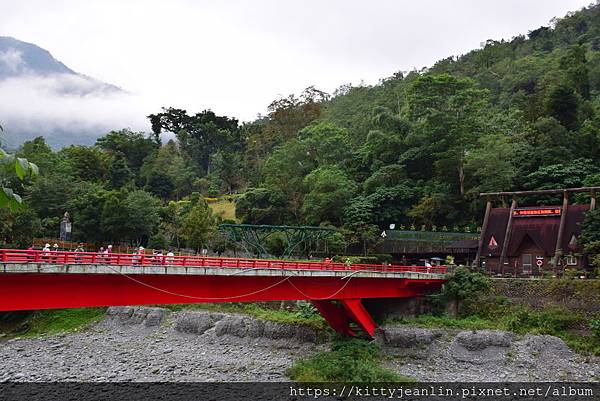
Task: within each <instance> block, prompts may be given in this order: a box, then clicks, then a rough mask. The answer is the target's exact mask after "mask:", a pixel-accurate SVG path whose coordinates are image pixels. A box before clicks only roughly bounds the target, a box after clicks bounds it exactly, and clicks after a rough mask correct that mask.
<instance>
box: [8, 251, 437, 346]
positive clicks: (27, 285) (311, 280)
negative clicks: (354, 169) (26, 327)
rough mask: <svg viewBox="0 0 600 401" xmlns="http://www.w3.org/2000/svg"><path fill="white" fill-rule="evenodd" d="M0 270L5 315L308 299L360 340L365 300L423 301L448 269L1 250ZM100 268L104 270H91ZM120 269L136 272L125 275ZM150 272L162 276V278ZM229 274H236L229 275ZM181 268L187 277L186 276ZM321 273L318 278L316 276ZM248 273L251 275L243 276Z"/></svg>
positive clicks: (365, 325) (368, 325)
mask: <svg viewBox="0 0 600 401" xmlns="http://www.w3.org/2000/svg"><path fill="white" fill-rule="evenodd" d="M0 266H3V270H2V271H1V272H0V310H3V311H14V310H32V309H53V308H75V307H94V306H117V305H152V304H181V303H213V302H257V301H285V300H308V301H311V302H312V303H313V304H314V305H315V306H316V307H317V309H318V310H319V312H320V313H321V314H322V315H323V317H324V318H325V319H326V320H327V321H328V323H329V324H330V325H331V326H332V327H333V328H334V329H335V330H336V331H338V332H339V333H341V334H345V335H355V332H354V330H353V327H352V326H353V325H354V326H358V327H359V328H360V329H362V330H364V331H365V332H367V333H368V334H369V335H371V336H373V334H374V332H375V329H376V327H377V325H376V323H375V322H374V321H373V319H372V318H371V316H370V314H369V313H368V311H367V310H366V309H365V308H364V306H363V305H362V303H361V299H364V298H408V297H416V296H421V295H424V294H426V293H429V292H431V291H433V290H435V289H438V288H439V287H440V286H441V285H442V284H443V282H444V279H443V277H442V276H440V274H444V273H446V272H447V268H446V267H444V266H441V267H431V268H427V267H423V266H397V265H360V264H355V265H345V264H343V263H333V262H301V261H286V260H259V259H238V258H211V257H198V256H173V257H167V256H162V257H158V258H156V257H153V256H150V255H131V254H112V255H106V254H97V253H91V252H88V253H84V252H82V253H75V252H43V251H33V250H9V249H1V250H0ZM11 266H12V267H13V268H12V269H11V268H9V267H11ZM94 266H97V267H100V268H102V269H104V270H103V271H102V272H98V271H97V270H96V271H94V272H92V271H91V270H89V269H88V267H89V268H90V269H91V268H92V267H94ZM16 267H18V268H16ZM182 267H184V268H185V269H181V268H182ZM21 268H22V270H19V269H21ZM57 268H60V269H58V270H57ZM77 268H78V269H77ZM122 268H127V269H129V268H131V269H134V270H135V269H137V270H138V272H137V273H135V274H132V273H123V272H122ZM61 269H62V270H61ZM69 269H70V270H69ZM86 269H88V270H89V271H88V270H86ZM107 269H108V270H107ZM142 269H145V270H149V271H148V272H146V271H144V272H142ZM152 269H160V270H161V272H160V274H157V272H156V271H154V270H152ZM194 269H198V270H197V271H195V270H194ZM228 269H229V270H231V271H233V272H234V273H232V274H228V273H227V271H228ZM181 270H185V272H186V273H184V274H181ZM253 270H255V271H254V272H252V271H253ZM128 271H129V270H128ZM317 271H318V272H320V273H318V274H316V272H317ZM224 272H225V273H224ZM246 272H249V273H250V272H252V273H253V274H247V275H245V274H244V273H246ZM238 273H242V274H238ZM263 273H264V274H263ZM364 273H377V274H371V275H367V276H365V274H364ZM385 273H405V274H385ZM410 273H422V274H415V275H412V274H410ZM413 276H414V277H413Z"/></svg>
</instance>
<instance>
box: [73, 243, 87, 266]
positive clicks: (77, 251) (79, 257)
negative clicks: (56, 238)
mask: <svg viewBox="0 0 600 401" xmlns="http://www.w3.org/2000/svg"><path fill="white" fill-rule="evenodd" d="M84 252H85V249H83V242H80V243H79V245H77V248H75V263H81V261H82V255H78V254H80V253H84Z"/></svg>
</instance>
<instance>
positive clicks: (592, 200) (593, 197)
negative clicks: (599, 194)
mask: <svg viewBox="0 0 600 401" xmlns="http://www.w3.org/2000/svg"><path fill="white" fill-rule="evenodd" d="M595 209H596V190H592V191H591V192H590V210H595Z"/></svg>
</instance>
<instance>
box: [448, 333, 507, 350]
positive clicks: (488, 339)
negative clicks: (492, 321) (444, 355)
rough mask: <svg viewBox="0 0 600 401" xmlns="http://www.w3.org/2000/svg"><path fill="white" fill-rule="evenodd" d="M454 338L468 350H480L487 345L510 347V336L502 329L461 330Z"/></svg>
mask: <svg viewBox="0 0 600 401" xmlns="http://www.w3.org/2000/svg"><path fill="white" fill-rule="evenodd" d="M455 340H456V341H457V342H458V343H459V344H460V345H462V346H463V347H465V348H466V349H468V350H469V351H480V350H483V349H485V348H488V347H510V345H511V343H512V339H511V336H510V335H509V334H508V333H506V332H502V331H495V330H478V331H461V332H460V333H458V335H457V336H456V338H455Z"/></svg>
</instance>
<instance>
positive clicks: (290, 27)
mask: <svg viewBox="0 0 600 401" xmlns="http://www.w3.org/2000/svg"><path fill="white" fill-rule="evenodd" d="M589 2H590V0H497V1H484V0H452V1H451V0H445V1H444V0H436V1H433V0H413V1H408V0H395V1H394V0H364V1H356V0H329V1H328V0H303V1H285V0H279V1H277V0H247V1H244V0H222V1H216V0H215V1H203V0H197V1H192V0H169V1H167V0H161V1H158V0H85V1H81V0H62V1H61V0H53V1H47V0H18V1H15V0H0V36H12V37H15V38H17V39H20V40H23V41H26V42H31V43H35V44H37V45H38V46H40V47H43V48H45V49H47V50H49V51H50V52H51V53H52V55H53V56H54V57H55V58H56V59H58V60H60V61H62V62H63V63H65V64H66V65H67V66H68V67H70V68H71V69H73V70H75V71H78V72H81V73H83V74H86V75H89V76H92V77H95V78H98V79H101V80H103V81H105V82H108V83H112V84H115V85H118V86H120V87H122V88H123V89H125V90H127V91H129V92H132V93H133V94H135V95H136V96H135V97H132V100H131V101H132V102H142V103H143V106H142V105H136V106H135V107H132V108H133V109H135V110H136V113H142V112H143V113H145V114H148V113H151V112H156V111H158V110H159V107H160V106H174V107H183V108H186V109H188V110H189V111H190V112H197V111H200V110H203V109H205V108H211V109H213V110H214V111H215V112H217V113H220V114H227V115H230V116H235V117H237V118H239V119H241V120H251V119H253V118H254V117H255V116H256V115H257V113H264V112H265V110H266V107H267V105H268V104H269V103H270V102H271V101H272V100H273V99H274V98H276V97H277V96H278V95H287V94H289V93H299V92H300V91H302V89H304V88H305V87H307V86H310V85H315V86H316V87H317V88H319V89H322V90H325V91H328V92H332V91H333V90H334V89H335V88H336V87H338V86H340V85H342V84H345V83H354V84H359V83H360V82H361V81H364V82H365V83H367V84H373V83H376V82H377V81H378V80H379V79H380V78H384V77H387V76H390V75H392V74H393V73H394V72H396V71H399V70H403V71H406V70H411V69H413V68H421V67H424V66H430V65H432V64H433V63H434V62H435V61H437V60H439V59H441V58H445V57H448V56H451V55H459V54H463V53H465V52H467V51H469V50H471V49H474V48H478V47H479V46H480V43H481V42H484V41H485V40H486V39H502V38H506V39H509V38H511V37H513V36H515V35H517V34H520V33H524V34H526V33H527V31H529V30H532V29H535V28H537V27H539V26H541V25H547V24H548V22H549V20H550V19H551V18H552V17H555V16H560V17H562V16H564V15H565V13H566V12H567V11H570V10H577V9H579V8H581V7H583V6H585V5H587V4H589ZM139 110H142V111H139ZM145 114H143V115H139V116H138V118H139V119H142V120H143V119H144V116H145ZM136 120H137V119H136ZM138 121H139V120H138ZM131 125H132V126H135V125H137V123H135V122H132V123H131ZM115 128H120V127H115Z"/></svg>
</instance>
